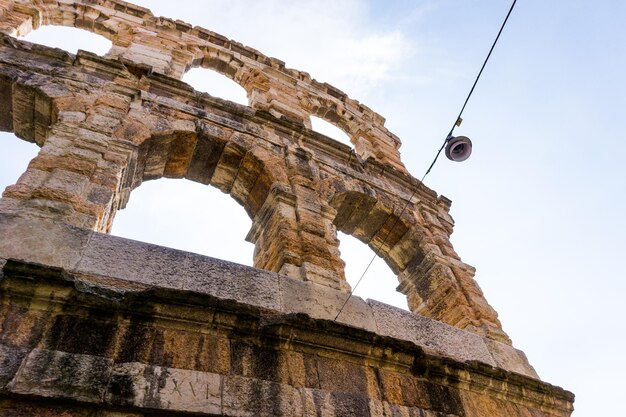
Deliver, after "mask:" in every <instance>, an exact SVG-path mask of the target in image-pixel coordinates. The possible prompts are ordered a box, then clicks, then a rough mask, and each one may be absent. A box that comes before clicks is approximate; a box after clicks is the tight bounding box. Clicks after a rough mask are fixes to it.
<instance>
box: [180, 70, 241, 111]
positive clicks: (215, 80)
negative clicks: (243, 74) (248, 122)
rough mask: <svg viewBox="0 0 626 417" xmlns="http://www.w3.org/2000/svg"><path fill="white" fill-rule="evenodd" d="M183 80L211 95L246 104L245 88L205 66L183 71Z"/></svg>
mask: <svg viewBox="0 0 626 417" xmlns="http://www.w3.org/2000/svg"><path fill="white" fill-rule="evenodd" d="M183 81H184V82H186V83H187V84H189V85H190V86H192V87H193V88H195V89H196V90H197V91H201V92H205V93H208V94H210V95H211V96H213V97H218V98H222V99H224V100H229V101H232V102H234V103H238V104H243V105H245V106H247V105H248V95H247V93H246V90H245V89H244V88H243V87H242V86H240V85H239V84H237V83H236V82H235V81H233V80H231V79H230V78H228V77H226V76H225V75H222V74H220V73H218V72H216V71H213V70H210V69H206V68H192V69H190V70H189V71H187V72H186V73H185V75H184V76H183Z"/></svg>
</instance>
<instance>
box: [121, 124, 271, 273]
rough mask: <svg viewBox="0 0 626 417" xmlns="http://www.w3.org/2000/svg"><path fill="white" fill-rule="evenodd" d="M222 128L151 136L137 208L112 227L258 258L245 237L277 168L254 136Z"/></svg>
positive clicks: (138, 180)
mask: <svg viewBox="0 0 626 417" xmlns="http://www.w3.org/2000/svg"><path fill="white" fill-rule="evenodd" d="M207 129H210V128H209V127H207ZM212 129H213V130H212V132H213V133H216V130H217V129H218V128H217V127H216V126H213V127H212ZM222 135H223V136H222ZM222 135H218V136H219V137H218V136H212V135H209V134H204V133H203V134H196V133H195V132H186V131H170V132H161V133H159V134H155V135H153V136H152V137H151V138H149V139H148V140H147V141H145V142H144V143H143V144H142V145H141V146H140V149H139V150H138V153H137V162H136V169H134V178H133V179H132V184H133V185H132V186H131V188H133V189H134V191H133V192H132V193H131V195H130V199H129V202H128V204H127V207H129V209H128V210H126V211H124V210H122V211H119V212H118V214H117V215H116V218H115V221H114V223H113V228H112V233H113V234H115V235H118V236H123V237H128V238H132V239H138V240H142V241H147V242H150V243H156V244H160V245H165V246H168V247H173V248H178V249H182V250H187V251H192V252H197V253H201V254H204V255H208V256H213V257H217V258H221V259H226V260H229V261H233V262H237V263H241V264H246V265H252V264H253V252H254V246H253V245H252V244H248V243H246V242H244V238H245V237H246V236H247V235H248V232H249V229H250V228H251V225H252V221H251V219H252V218H254V217H255V215H256V213H257V212H258V211H259V210H260V208H261V206H262V205H263V203H264V201H265V200H266V198H267V196H268V194H269V192H270V187H271V185H272V183H273V180H272V175H271V173H270V172H269V171H268V169H266V168H267V165H266V164H265V163H264V162H262V161H260V160H259V159H258V158H257V157H256V156H255V154H254V150H253V149H252V147H253V145H252V144H251V142H253V140H254V139H253V138H252V137H250V138H247V137H245V136H242V135H237V136H236V138H237V139H238V140H237V141H236V142H237V143H235V141H234V140H228V139H227V137H228V133H227V132H223V133H222ZM185 179H187V180H191V181H187V180H185ZM154 180H158V181H154ZM192 181H193V182H192ZM207 185H212V186H213V187H207ZM219 191H222V193H220V192H219ZM223 193H225V194H223Z"/></svg>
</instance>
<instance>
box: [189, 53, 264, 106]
mask: <svg viewBox="0 0 626 417" xmlns="http://www.w3.org/2000/svg"><path fill="white" fill-rule="evenodd" d="M194 68H204V69H207V70H212V71H215V72H216V73H218V74H221V75H223V76H224V77H226V78H228V79H230V80H232V81H234V82H235V83H236V84H238V85H239V86H241V87H242V88H243V89H244V90H245V91H246V95H247V96H248V101H250V100H251V99H252V96H253V95H255V94H258V92H259V91H263V92H266V91H268V90H269V88H270V81H269V79H268V78H267V76H265V75H264V74H263V73H262V72H261V71H259V70H258V69H252V68H249V67H248V65H246V63H244V62H243V61H242V60H240V59H238V58H237V57H235V56H234V55H233V54H232V53H231V51H224V50H222V49H220V48H218V47H216V46H214V45H211V44H208V45H203V46H202V47H201V48H198V49H197V50H196V52H195V58H194V59H193V61H192V62H191V63H190V65H189V66H188V67H187V68H186V69H185V72H188V71H189V70H191V69H194Z"/></svg>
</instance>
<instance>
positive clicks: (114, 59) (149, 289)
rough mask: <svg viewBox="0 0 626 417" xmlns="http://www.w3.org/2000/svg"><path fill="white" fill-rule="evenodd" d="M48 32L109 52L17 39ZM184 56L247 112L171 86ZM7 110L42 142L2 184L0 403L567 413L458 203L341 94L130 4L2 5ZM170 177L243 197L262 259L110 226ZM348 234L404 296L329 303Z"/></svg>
mask: <svg viewBox="0 0 626 417" xmlns="http://www.w3.org/2000/svg"><path fill="white" fill-rule="evenodd" d="M42 25H65V26H74V27H77V28H81V29H86V30H89V31H92V32H95V33H97V34H100V35H102V36H105V37H106V38H108V39H110V40H111V42H112V43H113V47H112V49H111V50H110V51H109V53H108V54H106V55H105V56H104V57H99V56H96V55H94V54H91V53H87V52H83V51H80V52H79V53H78V54H77V55H76V56H74V55H72V54H69V53H66V52H64V51H61V50H59V49H53V48H48V47H44V46H39V45H34V44H30V43H28V42H23V41H19V40H17V39H16V37H17V36H19V35H22V34H25V33H27V32H28V31H30V30H33V29H36V28H38V27H40V26H42ZM194 67H203V68H209V69H211V70H214V71H217V72H219V73H221V74H223V75H225V76H227V77H229V78H230V79H232V80H234V81H235V82H237V83H238V84H240V85H241V86H242V87H243V88H244V89H245V90H246V92H247V95H248V99H249V105H248V106H241V105H237V104H234V103H231V102H228V101H224V100H221V99H217V98H214V97H211V96H210V95H207V94H203V93H198V92H196V91H194V90H193V89H192V88H191V87H189V86H188V85H187V84H185V83H183V82H182V81H180V78H181V77H182V75H183V74H184V73H185V72H186V71H188V70H189V69H191V68H194ZM0 105H1V106H2V107H1V108H2V111H1V112H0V129H1V130H4V131H10V132H14V133H15V135H17V136H18V137H20V138H22V139H24V140H27V141H31V142H35V143H36V144H37V145H39V146H40V147H41V150H40V151H39V154H38V155H37V157H36V158H34V159H33V160H32V161H31V162H30V164H29V166H28V169H27V171H26V172H25V173H24V174H23V175H22V176H21V177H20V179H19V180H18V182H17V183H16V184H15V185H12V186H10V187H8V188H7V189H6V190H5V192H4V194H3V195H2V199H1V200H0V266H1V271H2V274H1V275H0V276H1V277H2V280H1V281H0V286H1V292H0V300H1V304H0V320H1V321H0V322H1V323H2V327H1V329H0V330H1V332H0V415H20V416H53V415H64V416H148V415H153V414H154V415H162V414H159V413H161V412H167V414H166V415H185V414H189V413H196V414H200V415H208V416H212V415H225V416H307V417H308V416H319V417H321V416H329V417H330V416H338V417H339V416H377V417H378V416H388V417H391V416H394V417H395V416H428V417H435V416H437V417H439V416H441V417H443V416H448V417H452V416H458V417H461V416H467V417H470V416H477V417H478V416H481V417H484V416H507V417H509V416H533V417H535V416H569V415H570V413H571V411H572V402H573V396H572V394H571V393H568V392H567V391H563V390H561V389H560V388H558V387H554V386H551V385H549V384H546V383H544V382H542V381H540V380H539V379H538V377H537V374H536V373H535V371H534V370H533V368H532V367H531V366H530V365H529V364H528V363H527V361H526V358H525V356H524V354H523V353H522V352H520V351H518V350H516V349H515V348H513V347H512V346H511V343H510V340H509V338H508V337H507V335H506V333H504V331H503V330H502V327H501V325H500V322H499V321H498V318H497V314H496V312H495V311H494V310H493V309H492V308H491V307H490V306H489V304H488V303H487V301H486V300H485V298H484V296H483V294H482V292H481V290H480V288H479V287H478V285H477V284H476V282H475V281H474V279H473V276H474V272H475V270H474V268H473V267H471V266H469V265H467V264H465V263H463V262H462V261H461V259H460V258H459V256H458V255H457V254H456V252H455V251H454V249H453V248H452V245H451V244H450V240H449V237H450V234H451V233H452V227H453V221H452V219H451V217H450V215H449V214H448V211H449V208H450V201H449V200H447V199H446V198H445V197H442V196H437V194H436V193H435V192H433V191H432V190H430V189H428V188H427V187H425V186H424V185H423V184H422V183H420V181H418V180H417V179H415V178H414V177H412V176H411V175H410V174H409V173H408V172H407V171H406V169H405V167H404V165H403V163H402V162H401V160H400V153H399V147H400V141H399V139H398V138H397V137H396V136H394V135H393V134H392V133H391V132H389V131H388V130H387V129H386V128H385V127H384V119H383V118H382V117H381V116H380V115H378V114H377V113H375V112H374V111H372V110H371V109H369V108H367V107H366V106H364V105H363V104H361V103H359V102H357V101H355V100H353V99H350V98H349V97H347V96H346V95H345V94H344V93H343V92H341V91H340V90H338V89H336V88H335V87H333V86H330V85H328V84H323V83H319V82H317V81H316V80H314V79H312V78H311V77H310V76H309V75H308V74H307V73H305V72H301V71H297V70H293V69H290V68H286V67H285V65H284V63H283V62H281V61H279V60H277V59H275V58H269V57H266V56H264V55H263V54H261V53H260V52H258V51H256V50H254V49H251V48H249V47H246V46H243V45H241V44H239V43H236V42H234V41H231V40H229V39H226V38H224V37H223V36H221V35H219V34H216V33H214V32H211V31H208V30H206V29H203V28H199V27H192V26H190V25H188V24H186V23H184V22H181V21H172V20H169V19H166V18H161V17H155V16H153V15H152V14H151V13H150V11H149V10H147V9H144V8H141V7H138V6H133V5H131V4H128V3H125V2H122V1H117V0H110V1H109V0H97V1H92V0H91V1H90V0H76V1H74V0H58V1H57V0H55V1H51V0H43V1H35V0H31V1H27V0H21V1H16V0H0ZM311 115H315V116H318V117H320V118H322V119H325V120H327V121H329V122H331V123H333V124H335V125H336V126H338V127H339V128H341V129H343V130H344V131H345V132H346V133H347V134H348V135H349V136H350V138H351V142H352V144H353V147H349V146H347V145H342V144H340V143H337V142H335V141H334V140H332V139H329V138H327V137H325V136H323V135H320V134H318V133H316V132H314V131H312V130H311V129H310V119H309V117H310V116H311ZM0 146H1V144H0ZM162 177H167V178H187V179H189V180H192V181H197V182H200V183H202V184H207V185H212V186H215V187H217V188H219V189H220V190H221V191H223V192H225V193H228V194H230V195H231V196H232V197H233V198H234V199H235V200H236V201H237V202H238V203H239V204H241V205H242V206H243V207H244V208H245V210H246V212H247V214H248V215H249V216H250V218H251V219H252V228H251V230H250V232H249V234H248V236H247V239H248V240H249V241H250V242H253V243H254V245H255V252H254V266H255V268H249V267H242V266H239V265H235V264H231V263H227V262H223V261H219V260H215V259H211V258H207V257H203V256H199V255H195V254H191V253H185V252H180V251H176V250H172V249H167V248H162V247H158V246H155V245H149V244H142V243H138V242H134V241H129V240H126V239H121V238H116V237H113V236H109V235H107V234H106V233H107V232H108V231H109V230H110V228H111V224H112V222H113V220H114V217H115V213H116V211H117V210H118V209H120V208H123V207H124V205H125V204H126V202H127V200H128V197H129V195H130V193H131V192H132V190H133V189H135V188H136V187H138V186H139V185H140V184H141V183H142V182H143V181H146V180H151V179H157V178H162ZM338 230H340V231H342V232H345V233H348V234H351V235H352V236H355V237H357V238H358V239H360V240H361V241H363V242H364V243H366V244H368V245H369V246H370V247H372V248H373V249H374V250H376V252H377V253H378V254H379V255H380V256H381V257H382V258H383V259H384V260H385V261H386V262H387V264H388V265H389V266H390V268H391V269H392V270H393V271H394V273H396V274H397V277H398V281H399V287H398V289H399V290H400V291H401V292H402V293H404V294H405V295H406V296H407V299H408V302H409V306H410V308H411V310H412V313H409V312H404V311H401V310H398V309H396V308H394V307H390V306H387V305H384V304H382V303H379V302H376V301H372V300H368V301H367V302H365V301H363V300H361V299H359V298H358V297H353V298H351V299H350V300H349V302H348V304H347V305H346V308H345V310H344V311H343V312H342V313H341V314H340V315H339V317H338V319H337V320H336V321H335V320H333V319H334V318H335V315H336V314H337V313H338V312H339V309H340V308H341V305H342V304H343V302H344V300H345V299H346V296H347V294H348V292H349V286H348V284H347V283H346V281H345V277H344V273H343V266H344V264H343V262H342V260H341V258H340V256H339V250H338V240H337V235H336V234H337V231H338ZM16 410H18V411H16Z"/></svg>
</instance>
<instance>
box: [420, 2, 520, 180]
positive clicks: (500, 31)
mask: <svg viewBox="0 0 626 417" xmlns="http://www.w3.org/2000/svg"><path fill="white" fill-rule="evenodd" d="M516 2H517V0H513V3H512V4H511V8H510V9H509V12H508V13H507V14H506V17H505V18H504V22H502V26H500V30H499V31H498V35H497V36H496V39H495V40H494V41H493V44H492V45H491V49H489V53H488V54H487V58H485V61H484V62H483V66H482V67H480V71H478V75H477V76H476V79H475V80H474V85H472V89H471V90H470V92H469V94H468V95H467V98H466V99H465V103H463V107H461V111H460V112H459V115H458V116H457V118H456V119H455V120H454V124H453V125H452V129H450V133H448V136H446V139H445V140H444V141H443V145H441V148H439V151H438V152H437V155H435V159H434V160H433V162H432V163H431V164H430V166H429V167H428V170H426V173H425V174H424V176H423V177H422V182H424V178H426V175H428V173H429V172H430V170H431V169H433V166H434V165H435V162H437V159H438V158H439V155H440V154H441V151H442V150H443V148H445V147H446V143H448V141H449V140H450V139H451V138H452V133H454V128H455V127H456V126H458V125H459V124H460V122H459V121H460V120H461V115H462V114H463V111H464V110H465V106H467V102H468V101H469V99H470V97H471V96H472V93H473V92H474V89H475V88H476V84H478V80H479V79H480V76H481V75H482V73H483V70H484V69H485V65H487V61H489V58H490V57H491V53H492V52H493V48H495V47H496V43H498V39H500V35H501V34H502V30H503V29H504V26H505V25H506V22H507V21H508V20H509V16H511V12H512V11H513V7H515V3H516Z"/></svg>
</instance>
